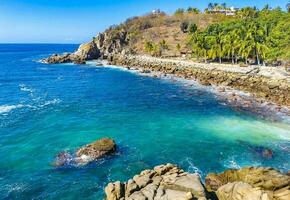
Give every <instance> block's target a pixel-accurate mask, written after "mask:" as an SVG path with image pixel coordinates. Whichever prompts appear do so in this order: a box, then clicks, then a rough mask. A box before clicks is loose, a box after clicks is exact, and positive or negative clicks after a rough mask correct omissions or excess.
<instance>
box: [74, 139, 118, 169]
mask: <svg viewBox="0 0 290 200" xmlns="http://www.w3.org/2000/svg"><path fill="white" fill-rule="evenodd" d="M115 151H116V143H115V141H114V140H112V139H110V138H103V139H100V140H97V141H95V142H93V143H91V144H88V145H85V146H83V147H81V148H80V149H79V150H77V151H76V159H75V160H76V162H77V163H84V164H86V163H88V162H90V161H93V160H97V159H98V158H101V157H103V156H104V155H108V154H111V153H114V152H115Z"/></svg>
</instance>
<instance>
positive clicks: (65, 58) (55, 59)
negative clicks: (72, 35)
mask: <svg viewBox="0 0 290 200" xmlns="http://www.w3.org/2000/svg"><path fill="white" fill-rule="evenodd" d="M42 62H43V63H47V64H51V63H68V62H72V59H71V54H69V53H66V54H62V55H58V54H53V55H52V56H50V57H48V58H46V59H44V60H42Z"/></svg>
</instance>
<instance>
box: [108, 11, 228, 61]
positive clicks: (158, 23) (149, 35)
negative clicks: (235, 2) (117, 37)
mask: <svg viewBox="0 0 290 200" xmlns="http://www.w3.org/2000/svg"><path fill="white" fill-rule="evenodd" d="M231 19H233V17H231V16H225V15H222V14H206V13H204V14H203V13H190V12H184V13H182V14H174V15H167V14H165V13H163V12H158V13H149V14H146V15H144V16H141V17H132V18H129V19H128V20H126V21H125V22H124V23H122V24H120V25H118V26H113V27H111V28H109V29H108V30H106V31H105V32H107V33H108V35H114V34H116V33H118V32H120V31H125V32H127V34H128V41H129V42H128V47H129V48H131V49H132V50H133V51H134V52H135V53H138V54H146V53H148V52H146V49H145V44H146V42H152V43H156V44H159V43H160V42H162V41H163V40H164V41H165V43H166V45H167V46H168V48H166V49H165V52H163V56H176V55H179V53H180V51H183V52H186V51H188V50H190V48H188V45H187V43H188V33H187V32H183V31H182V30H181V24H182V23H188V24H189V25H190V24H196V25H197V27H198V29H199V30H204V29H205V28H206V27H207V26H208V25H210V24H213V23H219V22H223V21H227V20H231ZM178 44H179V45H180V48H181V50H178V48H177V45H178Z"/></svg>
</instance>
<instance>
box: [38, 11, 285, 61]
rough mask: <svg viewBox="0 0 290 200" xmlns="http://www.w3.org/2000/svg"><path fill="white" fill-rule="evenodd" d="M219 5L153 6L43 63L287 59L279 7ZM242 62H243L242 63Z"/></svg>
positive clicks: (283, 18)
mask: <svg viewBox="0 0 290 200" xmlns="http://www.w3.org/2000/svg"><path fill="white" fill-rule="evenodd" d="M228 9H229V8H226V7H224V8H223V9H222V10H221V9H220V6H218V7H214V8H211V9H210V10H209V9H206V10H205V12H203V13H201V12H199V11H198V10H196V9H188V10H187V11H185V10H183V9H178V10H177V11H176V12H175V13H174V14H173V15H168V14H166V13H164V12H161V11H154V12H151V13H149V14H146V15H144V16H139V17H131V18H129V19H127V20H126V21H125V22H123V23H121V24H119V25H114V26H111V27H109V28H108V29H107V30H105V31H104V32H103V33H99V34H98V35H97V36H96V37H94V38H93V40H92V41H91V42H89V43H87V44H83V45H81V46H80V48H79V49H78V51H76V52H75V53H72V54H66V55H53V56H52V57H50V58H48V59H46V60H44V62H47V63H59V62H72V61H73V62H77V63H82V62H84V61H85V60H90V59H96V58H104V59H106V58H108V57H111V56H113V55H115V54H119V53H122V54H148V55H151V56H156V57H181V56H182V57H187V59H192V60H195V61H197V62H206V63H207V62H219V63H222V62H225V63H232V64H238V63H239V64H241V65H244V66H247V65H249V64H256V65H261V64H263V65H276V66H278V65H284V66H289V63H290V54H289V48H290V24H289V22H290V13H289V12H285V11H282V10H281V9H280V8H274V9H271V8H269V7H267V6H265V8H264V9H262V10H258V9H256V8H250V7H245V8H242V9H240V10H234V13H231V15H227V14H226V13H225V12H227V11H229V12H233V11H231V10H228ZM242 63H243V64H242Z"/></svg>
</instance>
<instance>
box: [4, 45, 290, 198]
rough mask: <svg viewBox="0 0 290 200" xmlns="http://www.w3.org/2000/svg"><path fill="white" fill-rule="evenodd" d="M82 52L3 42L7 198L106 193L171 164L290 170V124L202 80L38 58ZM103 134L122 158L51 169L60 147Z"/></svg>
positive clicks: (192, 167)
mask: <svg viewBox="0 0 290 200" xmlns="http://www.w3.org/2000/svg"><path fill="white" fill-rule="evenodd" d="M76 48H77V45H40V44H39V45H35V44H33V45H28V44H26V45H23V44H21V45H16V44H14V45H12V44H10V45H4V44H3V45H0V158H1V159H0V199H102V198H103V197H104V193H103V188H104V186H105V185H106V184H107V183H108V182H111V181H116V180H121V181H125V180H127V179H129V178H131V177H132V176H133V175H135V174H137V173H139V172H140V171H141V170H143V169H146V168H152V167H154V166H155V165H158V164H163V163H168V162H170V163H176V164H178V165H179V166H180V167H182V168H183V169H184V170H186V171H189V172H198V173H200V174H201V175H202V176H203V177H204V176H205V174H206V173H208V172H220V171H222V170H225V169H227V168H239V167H242V166H248V165H257V166H272V167H275V168H278V169H280V170H282V171H287V170H289V169H290V163H289V160H290V125H289V124H285V123H282V122H275V123H274V122H269V121H265V120H262V119H260V118H259V117H258V116H254V115H249V114H246V113H242V112H238V111H235V110H233V109H231V108H229V107H227V106H226V105H225V104H224V103H223V102H221V101H219V100H218V99H217V98H216V97H215V95H214V94H213V93H210V92H209V91H208V90H205V89H203V88H202V87H199V86H198V85H196V86H191V87H189V86H187V85H186V84H184V83H183V82H179V81H171V80H165V79H157V78H150V77H145V76H141V75H138V74H137V73H132V72H129V71H125V70H122V69H118V68H111V67H96V66H94V65H93V64H89V65H73V64H57V65H47V64H42V63H40V62H38V60H39V59H40V58H44V57H46V56H48V55H49V54H52V53H57V52H66V51H67V52H70V51H73V50H75V49H76ZM104 136H107V137H112V138H114V139H115V141H116V142H117V145H118V152H117V153H116V154H115V155H113V156H110V157H106V158H104V159H101V160H99V161H97V162H95V163H92V164H89V165H87V166H83V167H64V168H55V167H54V166H53V165H52V163H53V161H54V159H55V156H56V155H57V154H58V153H59V152H61V151H64V150H67V151H74V150H75V149H77V148H79V147H81V146H82V145H84V144H87V143H90V142H93V141H94V140H96V139H99V138H101V137H104ZM262 148H271V149H272V150H273V151H274V156H273V158H272V159H269V158H264V157H263V156H262V155H261V154H260V153H259V150H260V149H262Z"/></svg>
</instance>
